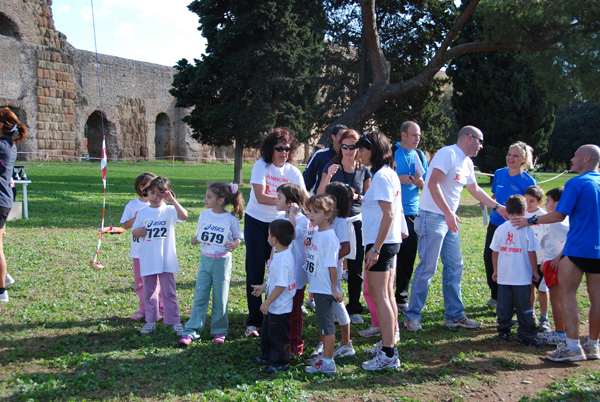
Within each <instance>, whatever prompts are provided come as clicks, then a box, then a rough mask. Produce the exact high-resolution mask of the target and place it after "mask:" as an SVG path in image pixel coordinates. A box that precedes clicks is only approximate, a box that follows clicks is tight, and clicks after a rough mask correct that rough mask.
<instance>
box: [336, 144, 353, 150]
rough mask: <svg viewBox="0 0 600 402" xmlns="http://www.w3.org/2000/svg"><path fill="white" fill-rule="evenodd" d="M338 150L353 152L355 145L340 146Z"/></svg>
mask: <svg viewBox="0 0 600 402" xmlns="http://www.w3.org/2000/svg"><path fill="white" fill-rule="evenodd" d="M340 148H342V149H343V150H346V151H347V150H348V149H349V150H350V151H354V150H355V149H356V145H346V144H342V145H340Z"/></svg>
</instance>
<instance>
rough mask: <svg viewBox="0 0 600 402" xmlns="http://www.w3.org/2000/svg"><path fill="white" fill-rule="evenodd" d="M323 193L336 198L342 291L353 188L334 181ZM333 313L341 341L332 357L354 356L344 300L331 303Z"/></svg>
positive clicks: (335, 229)
mask: <svg viewBox="0 0 600 402" xmlns="http://www.w3.org/2000/svg"><path fill="white" fill-rule="evenodd" d="M325 194H329V195H331V196H333V198H335V200H336V208H335V210H336V211H335V219H334V221H333V224H332V225H331V227H332V228H333V231H334V232H335V235H336V236H337V238H338V240H339V242H340V251H339V255H338V263H337V291H338V292H340V293H342V270H343V268H344V259H345V258H346V256H347V255H348V254H350V233H349V231H348V223H347V222H346V218H347V217H348V215H350V207H351V206H352V200H353V199H354V189H353V188H352V187H350V186H348V185H345V184H344V183H341V182H339V181H335V182H332V183H329V184H328V185H327V186H326V187H325ZM333 314H335V316H336V317H337V321H338V324H339V325H340V329H341V331H342V341H341V342H340V344H339V345H338V346H337V347H336V348H335V350H334V351H333V357H334V358H336V357H345V356H354V355H355V354H356V351H355V350H354V346H352V340H351V339H350V315H349V314H348V311H347V310H346V306H345V305H344V302H343V301H342V302H338V303H337V304H334V305H333Z"/></svg>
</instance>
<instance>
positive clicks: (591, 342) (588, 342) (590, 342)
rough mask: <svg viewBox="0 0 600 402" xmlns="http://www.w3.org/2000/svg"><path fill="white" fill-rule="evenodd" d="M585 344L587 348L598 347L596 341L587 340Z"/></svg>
mask: <svg viewBox="0 0 600 402" xmlns="http://www.w3.org/2000/svg"><path fill="white" fill-rule="evenodd" d="M586 344H587V345H588V346H598V339H596V340H593V339H590V338H588V340H587V342H586Z"/></svg>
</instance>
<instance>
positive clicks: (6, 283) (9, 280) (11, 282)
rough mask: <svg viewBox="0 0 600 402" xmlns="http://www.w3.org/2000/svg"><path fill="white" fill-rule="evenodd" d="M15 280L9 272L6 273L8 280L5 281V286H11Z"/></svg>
mask: <svg viewBox="0 0 600 402" xmlns="http://www.w3.org/2000/svg"><path fill="white" fill-rule="evenodd" d="M14 283H15V280H14V279H13V277H12V276H10V274H9V273H8V272H7V273H6V280H5V281H4V286H6V287H9V286H12V285H14Z"/></svg>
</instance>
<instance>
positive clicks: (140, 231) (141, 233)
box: [131, 226, 148, 239]
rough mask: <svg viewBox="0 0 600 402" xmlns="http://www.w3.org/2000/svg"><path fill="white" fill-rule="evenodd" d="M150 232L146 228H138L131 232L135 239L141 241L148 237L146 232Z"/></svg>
mask: <svg viewBox="0 0 600 402" xmlns="http://www.w3.org/2000/svg"><path fill="white" fill-rule="evenodd" d="M147 231H148V229H146V228H145V227H144V226H142V227H141V228H137V229H134V230H132V231H131V234H132V236H133V237H135V238H138V239H141V238H143V237H146V232H147Z"/></svg>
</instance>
